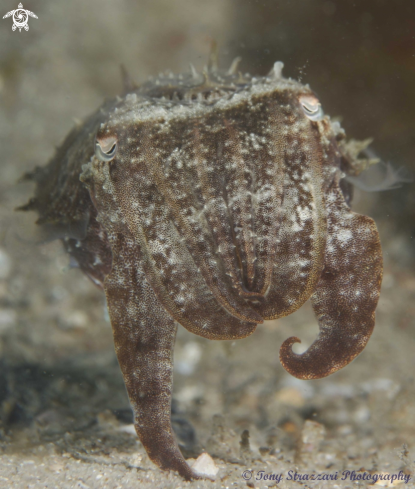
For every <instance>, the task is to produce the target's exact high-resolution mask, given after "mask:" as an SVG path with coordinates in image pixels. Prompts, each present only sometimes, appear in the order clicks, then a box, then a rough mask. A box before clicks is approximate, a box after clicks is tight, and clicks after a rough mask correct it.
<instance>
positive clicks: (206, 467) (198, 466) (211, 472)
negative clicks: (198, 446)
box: [191, 452, 219, 478]
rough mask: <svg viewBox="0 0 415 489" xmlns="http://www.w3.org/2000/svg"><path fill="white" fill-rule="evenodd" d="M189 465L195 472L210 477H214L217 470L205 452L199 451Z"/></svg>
mask: <svg viewBox="0 0 415 489" xmlns="http://www.w3.org/2000/svg"><path fill="white" fill-rule="evenodd" d="M191 467H192V469H193V470H194V471H195V472H197V473H199V474H202V475H205V476H206V477H210V478H215V477H216V474H217V473H218V472H219V468H218V467H217V466H216V464H215V462H214V460H213V458H212V457H211V456H210V455H209V454H208V453H206V452H203V453H201V454H200V455H199V456H198V457H197V459H196V460H195V462H194V463H193V464H192V466H191Z"/></svg>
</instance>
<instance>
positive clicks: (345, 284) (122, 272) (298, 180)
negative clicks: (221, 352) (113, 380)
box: [23, 63, 382, 479]
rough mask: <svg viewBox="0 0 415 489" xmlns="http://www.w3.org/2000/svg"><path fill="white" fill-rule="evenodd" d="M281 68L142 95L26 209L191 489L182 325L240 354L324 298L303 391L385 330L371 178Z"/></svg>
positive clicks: (97, 132)
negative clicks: (360, 185) (362, 209)
mask: <svg viewBox="0 0 415 489" xmlns="http://www.w3.org/2000/svg"><path fill="white" fill-rule="evenodd" d="M280 68H281V65H280V64H278V63H277V64H276V65H275V68H274V70H273V71H272V72H271V74H270V75H269V76H268V77H263V78H252V77H250V76H248V75H246V76H242V75H240V74H233V73H229V72H228V73H227V74H223V73H219V72H217V71H214V70H209V71H207V72H204V73H203V74H197V73H196V72H193V73H191V74H189V75H180V76H178V77H174V76H173V75H171V74H168V75H166V76H161V77H158V78H156V79H154V80H152V81H150V82H148V83H146V84H144V85H143V86H141V87H139V88H131V87H130V93H128V94H126V95H124V96H123V97H122V98H117V100H114V101H110V102H108V103H106V104H105V105H104V106H103V107H102V108H101V109H99V110H98V111H97V112H96V113H95V114H93V115H92V116H91V117H90V118H89V119H88V120H86V121H85V122H84V123H83V124H82V125H80V126H79V127H77V128H75V129H74V130H73V131H72V132H71V134H70V135H69V136H68V138H67V139H66V141H65V142H64V143H63V145H62V147H61V148H60V149H58V151H57V153H56V155H55V157H54V158H53V159H52V161H51V162H50V163H49V165H48V166H47V167H45V168H43V169H39V168H38V169H36V170H35V171H34V172H33V173H31V174H30V175H26V177H27V178H30V179H33V180H35V181H36V182H37V183H38V186H37V190H36V195H35V197H34V198H33V199H31V200H30V202H29V203H28V204H27V205H26V206H24V207H23V209H26V210H27V209H35V210H37V211H38V213H39V216H40V217H39V220H38V223H39V224H40V225H41V227H42V229H44V230H45V232H46V235H47V234H49V235H51V236H52V237H61V238H62V239H63V242H64V245H65V247H66V249H67V251H68V252H69V253H70V254H71V256H72V258H73V259H75V260H76V261H77V262H78V264H79V266H80V268H81V269H82V270H83V271H84V272H85V273H86V274H88V275H89V276H90V277H91V278H92V279H93V280H94V282H95V283H97V284H98V285H99V286H101V287H103V288H104V290H105V293H106V296H107V301H108V308H109V313H110V317H111V323H112V327H113V331H114V341H115V349H116V353H117V356H118V360H119V363H120V366H121V369H122V372H123V375H124V379H125V383H126V386H127V390H128V394H129V397H130V401H131V404H132V407H133V409H134V413H135V426H136V430H137V433H138V435H139V437H140V440H141V441H142V443H143V445H144V446H145V448H146V450H147V452H148V454H149V456H150V458H151V459H152V460H153V461H154V462H155V463H156V464H158V465H159V466H160V467H161V468H163V469H170V470H175V471H178V472H179V473H180V474H181V475H182V476H183V477H185V478H186V479H191V478H197V477H199V475H198V474H195V473H194V472H193V471H192V469H191V468H190V467H189V466H188V465H187V463H186V461H185V460H184V458H183V457H182V455H181V453H180V451H179V449H178V446H177V443H176V441H175V439H174V437H173V434H172V429H171V424H170V403H171V392H172V370H173V363H172V362H173V361H172V356H173V347H174V341H175V334H176V329H177V323H180V324H181V325H183V326H184V327H185V328H187V329H188V330H189V331H191V332H193V333H195V334H198V335H200V336H203V337H205V338H209V339H216V340H235V339H239V338H244V337H246V336H249V335H250V334H252V333H253V332H254V331H255V329H256V326H257V324H259V323H262V322H263V320H265V319H273V318H279V317H282V316H286V315H288V314H291V313H292V312H294V311H295V310H296V309H298V308H299V307H300V306H301V305H302V304H303V303H304V302H305V301H306V300H307V299H309V298H311V301H312V304H313V308H314V311H315V314H316V317H317V319H318V322H319V325H320V333H319V335H318V338H317V339H316V341H315V342H314V343H313V344H312V345H311V347H310V348H309V349H308V350H307V351H306V352H305V353H303V354H301V355H297V354H295V353H293V352H292V349H291V347H292V344H293V343H295V342H296V341H299V339H298V338H295V337H293V338H289V339H288V340H286V341H285V342H284V343H283V345H282V348H281V350H280V359H281V363H282V365H283V366H284V368H285V369H286V370H287V371H288V372H290V373H291V374H292V375H294V376H296V377H298V378H301V379H316V378H321V377H325V376H327V375H329V374H331V373H333V372H335V371H336V370H338V369H340V368H342V367H344V366H345V365H347V364H348V363H349V362H351V361H352V360H353V359H354V358H355V357H356V356H357V355H358V354H359V353H360V352H361V351H362V350H363V348H364V347H365V345H366V343H367V341H368V339H369V337H370V335H371V333H372V330H373V327H374V320H375V308H376V305H377V301H378V297H379V292H380V284H381V276H382V254H381V247H380V242H379V236H378V233H377V230H376V226H375V224H374V222H373V221H372V220H371V219H370V218H368V217H365V216H361V215H358V214H355V213H353V212H352V211H351V210H350V208H349V206H348V204H349V203H350V200H351V187H350V185H348V184H347V183H346V182H345V181H344V176H345V174H347V173H353V174H356V173H357V170H356V169H357V168H362V167H363V166H364V165H362V162H361V160H357V159H356V155H354V154H352V151H348V146H347V143H346V142H345V136H344V132H343V130H342V129H341V128H340V126H339V125H338V124H337V123H331V122H330V119H329V117H327V116H326V117H323V116H322V115H321V114H319V113H318V110H317V109H318V108H319V105H318V101H317V99H316V98H315V95H314V94H313V92H311V90H310V89H309V88H308V87H307V86H303V85H301V84H299V83H297V82H295V81H292V80H288V79H285V78H283V77H282V76H281V73H280ZM94 148H96V149H97V153H96V155H94Z"/></svg>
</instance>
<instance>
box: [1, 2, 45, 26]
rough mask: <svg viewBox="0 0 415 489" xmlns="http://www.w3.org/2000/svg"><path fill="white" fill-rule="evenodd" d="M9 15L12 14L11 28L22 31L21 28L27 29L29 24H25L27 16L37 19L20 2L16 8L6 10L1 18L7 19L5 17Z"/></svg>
mask: <svg viewBox="0 0 415 489" xmlns="http://www.w3.org/2000/svg"><path fill="white" fill-rule="evenodd" d="M11 16H13V26H12V30H13V31H15V30H16V29H19V32H22V29H24V30H25V31H28V30H29V26H28V24H27V22H28V20H29V16H30V17H33V18H34V19H38V16H37V15H35V14H34V13H33V12H30V10H25V9H24V8H23V5H22V4H21V3H19V5H18V6H17V9H16V10H11V11H10V12H7V14H6V15H3V19H7V17H11Z"/></svg>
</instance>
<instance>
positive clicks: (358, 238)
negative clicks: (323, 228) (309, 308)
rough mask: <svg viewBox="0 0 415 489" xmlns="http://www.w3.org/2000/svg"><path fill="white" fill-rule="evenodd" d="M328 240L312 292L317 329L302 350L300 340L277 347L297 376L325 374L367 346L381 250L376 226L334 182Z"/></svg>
mask: <svg viewBox="0 0 415 489" xmlns="http://www.w3.org/2000/svg"><path fill="white" fill-rule="evenodd" d="M326 208H327V244H326V250H325V264H324V269H323V272H322V274H321V277H320V279H319V282H318V283H317V287H316V289H315V291H314V293H313V295H312V296H311V301H312V305H313V309H314V312H315V314H316V317H317V320H318V323H319V327H320V332H319V335H318V337H317V339H316V340H315V341H314V343H313V344H312V345H311V346H310V347H309V348H308V349H307V350H306V351H305V352H304V353H302V354H296V353H294V352H293V351H292V345H293V344H294V343H298V342H300V340H299V339H298V338H296V337H291V338H288V339H287V340H286V341H285V342H284V343H283V344H282V346H281V349H280V361H281V363H282V365H283V367H284V368H285V369H286V370H287V371H288V372H289V373H290V374H291V375H293V376H295V377H297V378H299V379H319V378H322V377H326V376H327V375H330V374H332V373H334V372H336V371H337V370H339V369H341V368H343V367H344V366H346V365H347V364H348V363H350V362H351V361H352V360H353V359H354V358H355V357H356V356H357V355H358V354H359V353H360V352H361V351H362V350H363V349H364V347H365V346H366V344H367V342H368V340H369V338H370V335H371V334H372V331H373V328H374V325H375V309H376V305H377V302H378V299H379V294H380V288H381V282H382V252H381V245H380V239H379V234H378V231H377V229H376V225H375V223H374V221H373V220H372V219H370V218H369V217H366V216H363V215H360V214H356V213H354V212H352V211H351V210H350V208H349V207H348V206H347V205H346V203H345V202H344V198H343V195H342V193H341V190H340V188H339V187H338V185H337V184H333V185H332V187H331V189H330V190H329V192H328V194H327V195H326Z"/></svg>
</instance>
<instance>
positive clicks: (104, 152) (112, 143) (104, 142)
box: [95, 137, 118, 161]
mask: <svg viewBox="0 0 415 489" xmlns="http://www.w3.org/2000/svg"><path fill="white" fill-rule="evenodd" d="M117 147H118V145H117V140H116V139H115V138H114V137H108V138H104V139H96V140H95V156H96V157H97V158H98V159H99V160H101V161H111V160H112V159H113V158H114V156H115V153H116V152H117Z"/></svg>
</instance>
